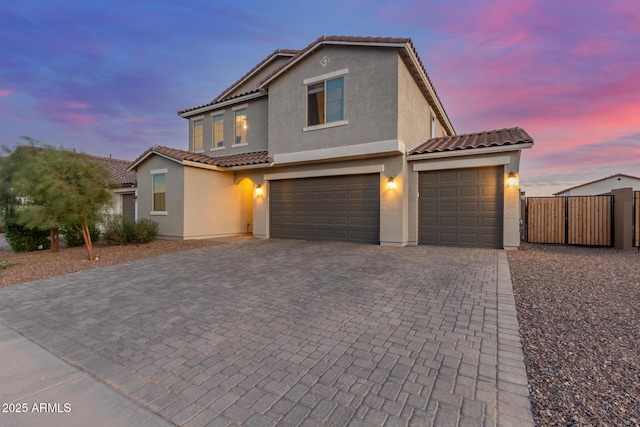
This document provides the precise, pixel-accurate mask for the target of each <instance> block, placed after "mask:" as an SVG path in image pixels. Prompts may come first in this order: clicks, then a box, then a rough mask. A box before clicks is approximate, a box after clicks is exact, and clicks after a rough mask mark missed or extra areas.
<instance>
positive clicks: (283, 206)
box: [269, 174, 380, 244]
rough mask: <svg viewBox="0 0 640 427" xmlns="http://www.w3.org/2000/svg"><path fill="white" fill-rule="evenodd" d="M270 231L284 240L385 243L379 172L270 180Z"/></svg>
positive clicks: (272, 234)
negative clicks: (382, 228)
mask: <svg viewBox="0 0 640 427" xmlns="http://www.w3.org/2000/svg"><path fill="white" fill-rule="evenodd" d="M269 205H270V213H269V217H270V235H271V237H275V238H282V239H302V240H343V241H347V242H361V243H375V244H377V243H379V242H380V175H378V174H372V175H345V176H330V177H321V178H303V179H289V180H281V181H271V182H270V183H269Z"/></svg>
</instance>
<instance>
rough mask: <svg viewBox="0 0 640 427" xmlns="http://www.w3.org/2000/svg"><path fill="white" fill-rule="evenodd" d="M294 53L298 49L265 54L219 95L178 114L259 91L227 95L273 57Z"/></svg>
mask: <svg viewBox="0 0 640 427" xmlns="http://www.w3.org/2000/svg"><path fill="white" fill-rule="evenodd" d="M296 53H298V51H297V50H293V49H277V50H275V51H274V52H272V53H271V54H270V55H269V56H267V57H266V58H265V59H263V60H262V61H260V62H259V63H258V64H257V65H256V66H255V67H253V68H252V69H251V70H249V71H248V72H247V73H246V74H245V75H244V76H242V77H240V79H238V80H237V81H235V82H234V83H233V84H232V85H231V86H229V87H228V88H226V89H225V90H223V91H222V92H221V93H220V95H218V96H216V97H215V98H214V99H213V100H212V101H211V102H209V103H206V104H203V105H199V106H197V107H191V108H185V109H183V110H178V115H183V114H185V113H188V112H191V111H194V110H199V109H201V108H206V107H211V106H213V105H215V104H217V103H220V102H224V101H228V100H232V99H236V98H242V97H244V96H246V95H250V94H258V93H260V90H258V89H256V90H252V91H248V92H245V93H242V94H238V95H235V96H229V94H231V93H232V92H233V91H234V90H235V89H237V88H238V87H240V86H241V85H242V84H243V83H244V82H246V81H247V80H249V79H250V78H251V77H253V76H255V75H256V74H257V73H259V72H260V70H262V69H263V68H264V67H266V66H267V65H269V64H270V63H271V62H273V61H274V60H275V59H277V58H281V57H285V58H287V57H292V56H294V55H295V54H296Z"/></svg>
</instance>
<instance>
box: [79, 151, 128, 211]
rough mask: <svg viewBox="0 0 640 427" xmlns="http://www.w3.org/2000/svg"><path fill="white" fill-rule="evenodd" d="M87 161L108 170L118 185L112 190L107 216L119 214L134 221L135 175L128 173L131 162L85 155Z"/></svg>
mask: <svg viewBox="0 0 640 427" xmlns="http://www.w3.org/2000/svg"><path fill="white" fill-rule="evenodd" d="M87 156H88V157H89V161H91V162H94V163H100V164H103V165H105V166H106V167H107V169H109V175H110V177H111V179H112V180H113V181H114V182H115V183H116V184H118V186H117V187H116V188H114V189H113V194H114V203H113V205H112V206H111V209H110V210H109V212H108V213H109V214H121V215H124V216H125V217H127V218H129V219H131V220H133V221H135V220H136V218H137V217H136V187H137V182H136V173H135V172H134V171H130V170H128V169H129V166H130V165H131V161H129V160H122V159H114V158H112V157H100V156H92V155H90V154H88V155H87Z"/></svg>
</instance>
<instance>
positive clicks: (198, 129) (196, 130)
mask: <svg viewBox="0 0 640 427" xmlns="http://www.w3.org/2000/svg"><path fill="white" fill-rule="evenodd" d="M192 123H193V129H192V133H193V151H202V150H203V149H204V148H203V145H202V144H203V139H202V138H203V133H202V119H200V120H194V121H193V122H192Z"/></svg>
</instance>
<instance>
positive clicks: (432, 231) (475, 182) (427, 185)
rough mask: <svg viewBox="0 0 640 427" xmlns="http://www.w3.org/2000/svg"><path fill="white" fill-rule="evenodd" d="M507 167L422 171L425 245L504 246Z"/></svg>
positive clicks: (421, 212)
mask: <svg viewBox="0 0 640 427" xmlns="http://www.w3.org/2000/svg"><path fill="white" fill-rule="evenodd" d="M503 180H504V172H503V167H502V166H499V167H488V168H466V169H450V170H441V171H428V172H420V178H419V191H420V198H419V208H418V209H419V213H418V215H419V232H420V235H419V238H418V241H419V243H420V244H421V245H440V246H469V247H488V248H502V246H503V244H502V218H503V215H502V212H503V203H504V200H503V194H504V186H503Z"/></svg>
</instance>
